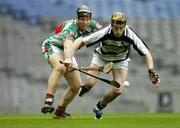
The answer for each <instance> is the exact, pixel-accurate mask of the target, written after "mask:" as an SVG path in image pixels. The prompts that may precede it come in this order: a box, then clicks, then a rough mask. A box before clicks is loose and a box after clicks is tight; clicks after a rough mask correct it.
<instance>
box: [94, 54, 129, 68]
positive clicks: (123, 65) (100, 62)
mask: <svg viewBox="0 0 180 128" xmlns="http://www.w3.org/2000/svg"><path fill="white" fill-rule="evenodd" d="M91 63H92V64H95V65H98V66H99V67H100V66H104V65H105V64H107V63H109V62H108V61H105V60H102V59H101V58H100V57H99V56H98V55H97V54H94V55H93V59H92V61H91ZM129 63H130V58H128V59H126V60H123V61H120V62H116V63H113V69H120V68H123V69H128V65H129Z"/></svg>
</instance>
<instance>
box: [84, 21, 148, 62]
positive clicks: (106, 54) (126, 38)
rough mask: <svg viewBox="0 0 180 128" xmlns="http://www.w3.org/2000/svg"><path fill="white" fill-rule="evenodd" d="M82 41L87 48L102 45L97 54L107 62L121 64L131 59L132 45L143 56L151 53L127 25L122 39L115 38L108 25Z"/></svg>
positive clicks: (96, 51) (97, 49) (96, 50)
mask: <svg viewBox="0 0 180 128" xmlns="http://www.w3.org/2000/svg"><path fill="white" fill-rule="evenodd" d="M82 40H83V42H84V43H85V44H86V46H87V47H89V46H92V45H94V44H96V43H100V45H99V47H97V48H96V49H95V53H96V54H98V56H99V57H100V58H101V59H103V60H105V61H112V62H119V61H123V60H125V59H127V58H129V53H130V47H131V45H132V46H133V48H134V49H135V50H136V51H137V52H138V53H139V54H140V55H142V56H143V55H144V54H146V53H148V51H149V50H148V48H147V45H146V44H145V43H144V42H143V40H142V39H140V38H139V37H138V36H137V34H136V33H135V32H134V31H133V30H132V29H131V28H130V27H128V26H127V25H126V26H125V31H124V32H123V35H122V36H121V37H115V36H114V34H113V32H112V27H111V25H108V26H107V27H104V28H102V29H100V30H98V31H96V32H94V33H92V34H90V35H87V36H83V38H82Z"/></svg>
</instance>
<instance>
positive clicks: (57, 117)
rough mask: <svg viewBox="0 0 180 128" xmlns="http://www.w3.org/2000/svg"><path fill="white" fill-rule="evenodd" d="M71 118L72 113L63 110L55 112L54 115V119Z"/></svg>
mask: <svg viewBox="0 0 180 128" xmlns="http://www.w3.org/2000/svg"><path fill="white" fill-rule="evenodd" d="M69 118H71V115H70V114H69V113H67V112H63V113H61V114H58V115H57V114H55V113H54V115H53V119H69Z"/></svg>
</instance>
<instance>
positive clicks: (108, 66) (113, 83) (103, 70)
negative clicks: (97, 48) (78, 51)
mask: <svg viewBox="0 0 180 128" xmlns="http://www.w3.org/2000/svg"><path fill="white" fill-rule="evenodd" d="M59 62H60V63H61V64H65V63H64V62H62V61H59ZM72 68H73V70H77V71H79V72H82V73H84V74H86V75H89V76H92V77H94V78H96V79H98V80H101V81H103V82H105V83H108V84H110V85H112V86H114V87H117V88H119V87H120V86H121V85H120V84H119V83H118V82H117V81H115V80H108V79H104V78H101V77H98V76H95V75H92V74H90V73H88V72H86V71H83V70H94V71H101V72H104V73H108V72H110V71H111V69H112V63H108V64H107V65H105V66H102V67H98V68H95V67H81V68H75V67H72Z"/></svg>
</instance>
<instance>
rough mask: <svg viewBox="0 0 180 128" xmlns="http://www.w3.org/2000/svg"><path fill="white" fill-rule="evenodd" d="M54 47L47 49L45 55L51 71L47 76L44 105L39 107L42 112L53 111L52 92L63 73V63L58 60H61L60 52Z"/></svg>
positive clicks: (54, 90)
mask: <svg viewBox="0 0 180 128" xmlns="http://www.w3.org/2000/svg"><path fill="white" fill-rule="evenodd" d="M56 51H58V50H56V48H54V47H52V48H50V50H48V51H47V52H46V53H45V55H46V56H47V58H48V62H49V64H50V65H51V67H52V73H51V74H50V76H49V78H48V88H47V92H46V96H45V99H44V105H43V107H42V109H41V112H42V113H52V112H53V111H54V107H53V101H54V94H55V92H56V90H57V87H58V84H59V80H60V79H61V78H62V76H63V74H64V69H65V67H64V65H62V64H60V63H59V61H60V60H63V57H62V55H61V54H60V52H56Z"/></svg>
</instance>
